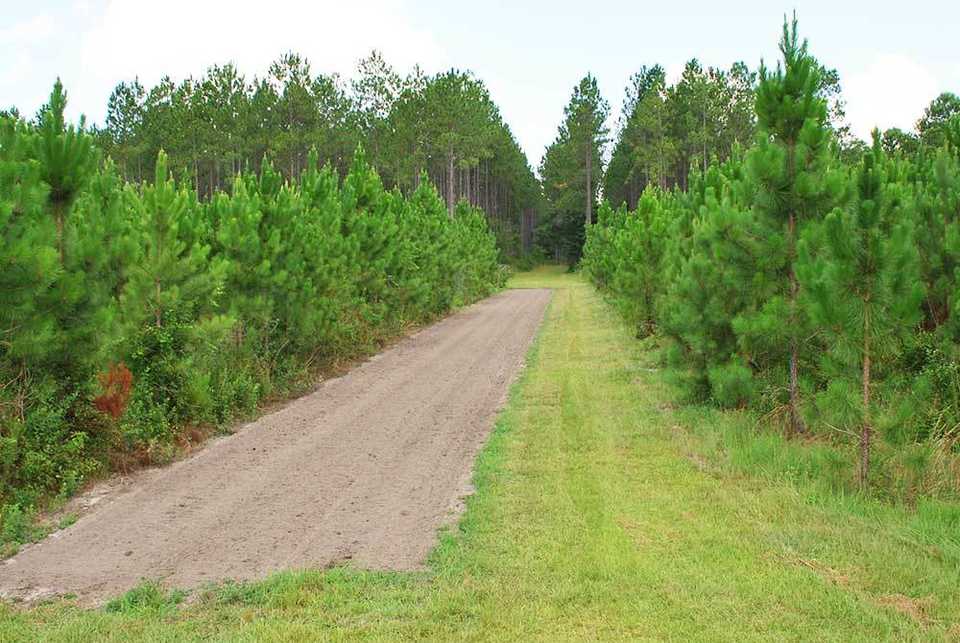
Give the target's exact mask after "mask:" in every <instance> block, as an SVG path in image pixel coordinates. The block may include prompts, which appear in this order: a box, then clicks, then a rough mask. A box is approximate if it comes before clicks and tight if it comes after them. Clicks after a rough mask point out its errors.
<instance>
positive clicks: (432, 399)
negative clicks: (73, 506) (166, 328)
mask: <svg viewBox="0 0 960 643" xmlns="http://www.w3.org/2000/svg"><path fill="white" fill-rule="evenodd" d="M549 299H550V291H549V290H511V291H507V292H504V293H501V294H498V295H496V296H494V297H490V298H488V299H486V300H484V301H482V302H479V303H477V304H475V305H473V306H471V307H469V308H467V309H465V310H463V311H461V312H459V313H458V314H456V315H453V316H451V317H449V318H447V319H445V320H443V321H441V322H438V323H436V324H434V325H432V326H429V327H427V328H425V329H423V330H421V331H420V332H418V333H416V334H415V335H413V336H411V337H408V338H406V339H405V340H403V341H401V342H400V343H398V344H397V345H396V346H394V347H392V348H390V349H388V350H387V351H385V352H383V353H381V354H379V355H376V356H374V357H373V358H371V359H370V360H368V361H367V362H365V363H363V364H362V365H360V366H358V367H357V368H355V369H354V370H352V371H351V372H349V373H347V374H346V375H344V376H342V377H339V378H336V379H333V380H329V381H326V382H324V383H323V384H322V385H321V386H320V387H319V388H318V389H317V390H316V391H314V392H313V393H311V394H309V395H306V396H304V397H302V398H299V399H297V400H294V401H293V402H291V403H289V404H287V405H286V406H284V407H283V408H281V409H279V410H277V411H274V412H272V413H270V414H269V415H266V416H264V417H262V418H260V419H258V420H256V421H254V422H251V423H249V424H246V425H244V426H243V427H241V428H240V429H238V430H237V431H236V432H235V433H234V434H232V435H230V436H227V437H224V438H221V439H218V440H215V441H213V442H211V443H210V444H209V445H208V446H207V447H206V448H204V449H202V450H201V451H198V452H197V453H196V454H195V455H193V456H191V457H189V458H187V459H184V460H182V461H179V462H175V463H174V464H172V465H170V466H168V467H164V468H158V469H152V470H147V471H143V472H141V473H139V474H137V475H135V476H133V477H131V478H128V479H126V480H125V481H124V482H123V483H122V484H121V483H120V482H119V481H118V480H117V479H114V480H112V481H108V482H105V483H103V484H101V485H98V486H97V487H95V488H94V489H93V490H91V491H90V492H87V493H86V494H84V497H85V498H87V499H88V500H96V504H95V505H94V507H93V508H92V509H91V510H90V511H89V512H88V513H86V514H85V515H83V516H82V517H81V518H80V519H79V520H78V521H77V522H76V523H75V524H74V525H72V526H71V527H69V528H67V529H65V530H63V531H60V532H57V533H55V534H52V535H51V536H49V537H48V538H47V539H46V540H43V541H41V542H40V543H37V544H35V545H30V546H27V547H24V548H23V550H22V551H21V552H20V553H19V554H17V555H16V556H14V557H12V558H10V559H8V560H6V561H3V562H2V563H0V595H2V596H4V597H7V598H13V599H24V600H36V599H38V598H43V597H47V596H51V595H57V594H64V593H73V594H77V595H78V596H79V597H80V598H81V599H82V600H84V601H87V602H98V601H101V600H103V599H104V598H107V597H110V596H113V595H116V594H118V593H120V592H123V591H125V590H127V589H129V588H131V587H133V586H134V585H136V584H137V583H138V582H139V581H140V580H141V579H143V578H151V579H161V580H162V581H163V582H164V584H165V585H167V586H170V587H178V588H192V587H197V586H199V585H203V584H205V583H208V582H215V581H222V580H227V579H236V580H252V579H257V578H262V577H264V576H266V575H267V574H269V573H271V572H273V571H277V570H281V569H300V568H317V567H325V566H328V565H331V564H336V563H340V562H344V561H352V564H354V565H356V566H358V567H361V568H370V569H397V570H410V569H418V568H420V567H421V566H422V565H423V561H424V560H425V559H426V556H427V554H428V553H429V551H430V550H431V549H432V548H433V546H434V545H435V544H436V542H437V530H438V529H439V528H440V527H442V526H443V525H444V524H447V523H449V522H450V521H452V520H454V519H455V518H456V516H457V515H458V513H459V511H460V510H461V507H462V498H463V497H464V496H465V495H467V494H469V492H470V484H469V483H470V476H471V472H472V469H473V462H474V459H475V457H476V454H477V452H478V451H479V449H480V447H481V446H482V444H483V442H484V441H485V439H486V437H487V435H488V434H489V431H490V429H491V427H492V426H493V420H494V417H495V415H496V413H497V411H498V410H499V409H500V408H501V407H502V405H503V403H504V401H505V400H506V394H507V390H508V388H509V385H510V383H511V382H512V381H513V379H514V378H515V377H516V375H517V374H518V373H519V371H520V369H521V367H522V364H523V358H524V356H525V355H526V352H527V349H528V348H529V346H530V343H531V341H532V339H533V337H534V335H535V333H536V330H537V328H538V327H539V325H540V322H541V320H542V319H543V313H544V310H545V308H546V305H547V303H548V302H549ZM80 500H81V504H83V500H84V498H81V499H80Z"/></svg>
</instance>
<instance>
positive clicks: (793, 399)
mask: <svg viewBox="0 0 960 643" xmlns="http://www.w3.org/2000/svg"><path fill="white" fill-rule="evenodd" d="M787 227H788V235H789V239H788V244H789V248H790V254H789V256H790V320H789V323H790V434H791V435H794V434H797V433H803V432H804V431H805V430H806V427H805V426H804V424H803V419H802V418H801V417H800V374H799V370H800V367H799V364H798V362H799V353H800V346H799V341H798V338H797V328H796V327H797V296H798V294H799V291H800V284H799V283H798V281H797V274H796V272H795V271H794V267H793V254H794V247H795V240H794V237H795V234H796V219H795V217H794V214H793V213H792V212H791V213H790V220H789V223H788V226H787Z"/></svg>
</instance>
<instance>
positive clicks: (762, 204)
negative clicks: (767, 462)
mask: <svg viewBox="0 0 960 643" xmlns="http://www.w3.org/2000/svg"><path fill="white" fill-rule="evenodd" d="M780 51H781V53H782V54H783V58H784V61H783V65H782V66H781V65H780V64H778V65H777V69H776V70H775V71H772V72H771V71H770V70H769V69H767V68H766V67H765V66H761V68H760V84H759V86H758V88H757V94H756V110H757V129H758V135H757V145H756V147H754V149H753V150H751V152H750V154H748V156H747V168H748V174H749V176H750V178H751V180H752V181H753V182H754V184H755V186H756V195H755V198H754V201H753V209H754V212H755V213H756V215H757V216H758V217H759V219H760V220H761V221H762V222H763V223H764V225H766V226H768V227H769V229H770V233H771V235H772V236H771V238H770V240H769V247H768V249H767V250H766V252H767V253H768V255H770V257H773V256H776V255H779V256H780V258H779V267H778V278H777V280H778V282H779V287H778V289H777V291H776V292H775V293H774V294H773V295H772V296H771V297H769V298H767V299H766V301H764V302H763V303H762V304H761V306H760V307H759V308H758V310H757V311H756V312H755V313H753V314H752V315H745V316H743V317H742V318H741V319H740V320H739V321H738V328H737V332H738V335H739V336H740V340H741V344H743V345H744V346H745V347H746V348H747V349H748V350H749V351H751V352H754V351H759V350H765V351H768V352H774V351H777V350H782V351H783V352H784V353H785V355H786V357H787V361H788V363H789V364H788V377H789V383H788V389H789V401H788V410H789V419H788V428H789V432H790V433H799V432H802V431H803V430H804V423H803V421H802V419H801V414H800V360H801V356H802V351H803V348H804V341H805V338H806V337H807V336H808V335H809V331H808V328H806V322H805V319H804V316H803V313H802V311H801V310H800V308H799V305H798V301H799V297H800V283H799V281H798V279H797V274H796V269H795V262H796V256H797V250H796V249H797V240H798V238H799V234H800V232H801V229H802V227H803V226H804V225H805V224H806V223H807V222H808V221H817V220H819V219H821V218H822V217H823V216H824V215H825V214H826V213H827V212H829V211H830V210H831V209H832V208H833V206H834V204H835V202H836V199H837V197H838V196H839V195H840V192H841V189H840V188H841V187H842V183H841V181H840V180H838V177H837V176H836V173H834V172H831V170H830V167H831V153H830V148H831V133H830V128H829V125H828V122H827V103H826V101H825V100H824V99H823V98H822V97H821V96H820V93H821V85H822V81H821V65H820V64H819V63H818V62H817V61H816V59H814V58H813V56H811V55H810V54H809V53H808V51H807V43H806V41H804V42H802V43H801V42H800V40H799V38H798V36H797V21H796V18H794V20H793V22H792V23H791V24H788V23H786V22H784V26H783V37H782V39H781V41H780Z"/></svg>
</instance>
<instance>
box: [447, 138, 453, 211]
mask: <svg viewBox="0 0 960 643" xmlns="http://www.w3.org/2000/svg"><path fill="white" fill-rule="evenodd" d="M453 172H454V167H453V148H450V150H449V151H448V152H447V212H448V213H449V214H450V218H451V219H452V218H453V207H454V184H453Z"/></svg>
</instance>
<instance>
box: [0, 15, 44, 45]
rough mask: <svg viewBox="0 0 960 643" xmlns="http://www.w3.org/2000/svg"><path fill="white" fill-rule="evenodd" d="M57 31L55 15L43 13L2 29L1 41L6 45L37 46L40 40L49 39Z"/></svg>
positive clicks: (0, 33)
mask: <svg viewBox="0 0 960 643" xmlns="http://www.w3.org/2000/svg"><path fill="white" fill-rule="evenodd" d="M56 31H57V25H56V21H55V20H54V19H53V17H52V16H50V15H49V14H46V13H42V14H39V15H36V16H33V17H31V18H28V19H26V20H21V21H20V22H17V23H14V24H13V25H11V26H9V27H6V28H4V29H0V42H2V43H3V44H4V45H5V46H6V47H10V46H24V45H27V46H35V44H36V43H37V42H38V41H43V42H46V41H49V40H50V38H51V36H53V34H54V33H56Z"/></svg>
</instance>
